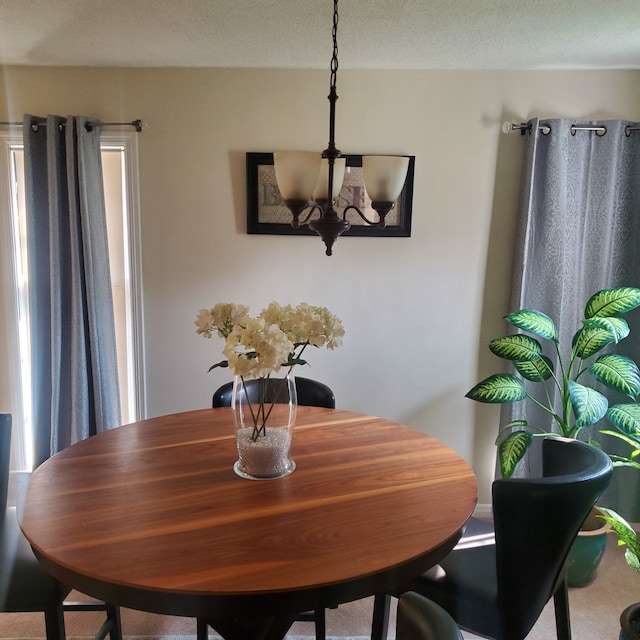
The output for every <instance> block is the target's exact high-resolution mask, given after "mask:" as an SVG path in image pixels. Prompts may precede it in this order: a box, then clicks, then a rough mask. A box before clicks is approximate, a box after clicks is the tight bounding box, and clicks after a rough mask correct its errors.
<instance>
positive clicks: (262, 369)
mask: <svg viewBox="0 0 640 640" xmlns="http://www.w3.org/2000/svg"><path fill="white" fill-rule="evenodd" d="M245 320H246V322H245V324H244V326H241V325H235V327H234V328H233V331H232V332H231V333H230V334H229V335H228V336H227V342H226V345H225V348H224V350H223V353H224V355H225V356H226V357H227V360H228V362H229V368H230V369H231V370H232V371H233V373H234V374H235V375H240V376H243V377H245V378H262V377H265V376H268V375H269V374H270V373H271V372H272V371H279V370H280V368H281V367H282V366H283V365H286V364H287V361H288V359H289V354H291V353H293V350H294V345H293V343H292V342H291V340H289V339H288V338H287V335H286V333H284V332H283V331H282V330H281V329H280V327H279V326H278V325H277V324H267V323H266V322H265V320H264V319H263V318H249V317H247V318H246V319H245Z"/></svg>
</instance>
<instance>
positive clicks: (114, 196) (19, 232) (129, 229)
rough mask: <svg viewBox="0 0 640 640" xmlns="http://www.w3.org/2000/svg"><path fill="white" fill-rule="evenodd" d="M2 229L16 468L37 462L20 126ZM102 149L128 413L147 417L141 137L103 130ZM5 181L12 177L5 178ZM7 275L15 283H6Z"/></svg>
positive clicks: (8, 147)
mask: <svg viewBox="0 0 640 640" xmlns="http://www.w3.org/2000/svg"><path fill="white" fill-rule="evenodd" d="M0 140H1V141H2V142H3V143H4V144H3V145H2V146H3V149H2V153H1V154H0V156H1V157H0V194H6V196H2V200H3V202H2V203H0V218H1V219H0V231H2V238H3V240H2V247H1V248H2V252H3V254H4V256H7V258H8V259H5V260H4V262H3V264H2V265H0V269H2V271H4V273H6V274H9V277H8V278H7V277H6V276H5V278H4V281H5V288H6V289H7V290H5V292H4V298H5V300H6V304H5V305H4V308H5V314H4V315H5V317H4V321H5V323H6V331H5V333H6V335H7V336H8V339H7V360H8V363H9V366H8V370H9V372H10V375H9V380H8V381H7V383H6V385H5V383H4V382H2V381H0V385H5V386H6V389H4V394H5V395H7V396H8V397H9V398H10V405H11V407H12V413H13V425H14V429H13V431H14V433H13V451H12V454H13V458H12V460H13V462H12V465H13V467H14V468H16V469H31V468H32V466H33V436H32V420H31V413H30V408H31V398H30V389H31V385H30V378H31V374H30V356H29V309H28V278H27V269H26V265H27V254H26V235H25V231H26V229H25V200H24V163H23V158H24V151H23V144H22V135H21V133H19V132H18V133H14V132H10V133H6V132H5V133H0ZM100 141H101V150H102V165H103V180H104V191H105V205H106V212H107V234H108V240H109V260H110V266H111V280H112V283H111V286H112V293H113V301H114V317H115V326H116V343H117V358H118V374H119V380H120V403H121V407H122V421H123V422H132V421H135V420H137V419H140V418H143V417H145V414H146V406H145V398H144V365H143V363H144V358H143V342H142V304H141V293H140V292H141V281H140V274H141V268H140V250H139V239H140V232H139V206H138V175H137V169H138V161H137V137H136V134H135V133H129V132H115V133H112V132H103V133H102V135H101V136H100ZM5 183H6V184H5ZM6 283H9V284H8V285H7V284H6Z"/></svg>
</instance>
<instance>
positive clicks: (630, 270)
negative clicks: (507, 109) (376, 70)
mask: <svg viewBox="0 0 640 640" xmlns="http://www.w3.org/2000/svg"><path fill="white" fill-rule="evenodd" d="M529 124H530V125H531V130H530V133H526V134H525V138H526V139H525V142H524V146H525V149H524V163H523V177H522V192H521V193H522V197H521V203H520V205H521V206H520V222H519V229H518V236H517V243H516V254H515V261H514V280H513V288H512V298H511V309H510V310H514V311H515V310H517V309H524V308H528V309H537V310H539V311H543V312H544V313H546V314H547V315H549V316H551V317H552V318H553V319H554V320H555V322H556V326H557V327H558V331H559V333H560V344H561V347H564V349H563V351H564V352H566V351H570V349H571V338H572V336H573V334H574V333H575V331H576V330H577V329H578V328H579V327H580V324H581V320H582V318H583V317H584V315H583V314H584V307H585V304H586V302H587V300H588V298H589V297H590V296H591V295H592V294H593V293H595V292H596V291H598V290H600V289H604V288H611V287H618V286H635V287H638V286H640V251H639V249H640V131H633V129H630V127H631V128H633V127H637V126H638V125H637V123H633V122H624V121H619V120H616V121H605V122H602V121H599V122H597V123H595V122H576V121H571V120H560V119H557V120H544V121H539V120H537V119H534V120H532V121H531V122H530V123H529ZM573 125H578V126H583V127H589V126H604V127H605V128H606V134H604V135H598V134H597V133H596V132H595V131H587V130H576V129H575V128H573ZM625 317H626V318H627V319H628V321H629V325H630V328H631V334H630V336H629V337H627V338H626V339H625V340H623V341H622V342H621V343H620V344H619V345H614V346H615V350H616V352H619V353H626V354H627V355H629V356H631V357H632V358H634V359H635V360H636V361H638V360H640V313H638V311H637V310H635V311H634V312H632V313H631V314H629V315H628V316H625ZM547 355H548V356H549V357H552V359H553V354H552V353H550V352H549V353H547ZM590 383H591V380H590ZM593 386H596V385H595V384H594V385H593ZM605 395H607V397H608V398H609V399H610V401H613V402H622V401H624V398H622V397H619V398H615V397H612V393H611V392H610V391H606V392H605ZM503 409H504V410H503V416H502V417H503V421H504V423H506V422H508V421H509V420H514V419H520V418H523V419H526V420H527V421H529V423H530V424H542V425H543V426H544V427H545V428H547V429H549V428H551V424H550V419H549V417H548V416H547V415H546V414H545V413H544V412H541V411H540V410H537V409H536V408H535V407H533V406H531V403H529V402H520V403H517V404H515V405H511V406H508V405H505V406H504V408H503ZM605 426H607V424H606V423H604V422H601V423H599V424H598V425H596V426H595V428H594V429H593V436H595V437H596V439H598V440H600V441H601V442H602V444H603V446H604V448H605V450H609V451H610V452H618V451H620V445H618V443H617V442H615V441H614V439H613V438H610V437H607V436H599V435H598V431H599V428H602V427H605ZM614 476H615V477H614V482H613V484H612V486H611V488H610V489H609V490H608V492H607V494H605V496H604V497H603V499H602V500H601V501H600V504H603V505H607V503H608V506H611V507H613V508H616V509H618V510H619V511H621V512H622V513H623V514H626V516H627V517H630V518H632V519H633V520H634V521H637V520H640V509H639V507H640V473H638V472H637V471H634V470H631V469H616V472H615V474H614ZM632 514H634V515H632Z"/></svg>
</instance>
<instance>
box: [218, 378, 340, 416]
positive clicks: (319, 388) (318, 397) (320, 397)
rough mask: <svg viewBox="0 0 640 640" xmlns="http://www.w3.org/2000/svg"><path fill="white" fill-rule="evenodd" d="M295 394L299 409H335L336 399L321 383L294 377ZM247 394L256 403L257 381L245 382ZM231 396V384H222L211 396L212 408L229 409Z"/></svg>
mask: <svg viewBox="0 0 640 640" xmlns="http://www.w3.org/2000/svg"><path fill="white" fill-rule="evenodd" d="M295 381H296V394H297V396H298V404H299V405H300V406H301V407H326V408H327V409H335V408H336V398H335V396H334V395H333V391H332V390H331V388H330V387H328V386H327V385H326V384H324V383H323V382H318V381H317V380H311V379H310V378H301V377H299V376H296V377H295ZM276 382H277V380H270V381H269V383H270V384H272V383H276ZM246 384H247V393H248V395H249V399H250V400H251V402H257V401H258V400H257V395H255V396H254V397H252V393H253V394H256V393H257V390H258V389H257V380H247V383H246ZM232 395H233V382H227V383H226V384H223V385H222V386H221V387H220V388H219V389H217V390H216V392H215V393H214V394H213V407H214V408H216V407H230V406H231V396H232Z"/></svg>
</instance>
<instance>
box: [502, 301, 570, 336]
mask: <svg viewBox="0 0 640 640" xmlns="http://www.w3.org/2000/svg"><path fill="white" fill-rule="evenodd" d="M504 319H505V320H506V321H507V322H510V323H511V324H512V325H513V326H515V327H518V329H522V330H523V331H527V332H528V333H533V334H534V335H536V336H539V337H541V338H545V339H546V340H553V341H554V342H557V341H558V331H557V330H556V325H555V323H554V322H553V320H552V319H551V318H550V317H549V316H548V315H546V314H544V313H542V312H541V311H535V310H532V309H521V310H520V311H514V312H513V313H510V314H509V315H508V316H505V318H504Z"/></svg>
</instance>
